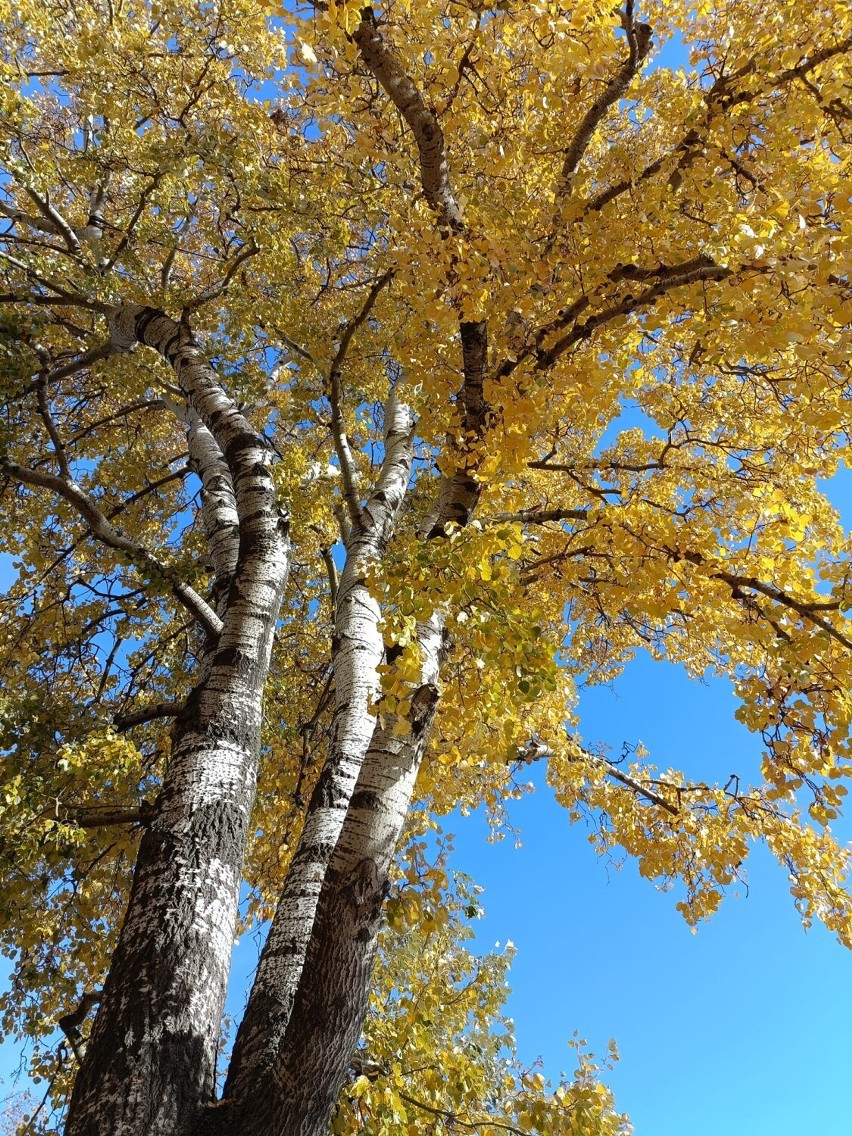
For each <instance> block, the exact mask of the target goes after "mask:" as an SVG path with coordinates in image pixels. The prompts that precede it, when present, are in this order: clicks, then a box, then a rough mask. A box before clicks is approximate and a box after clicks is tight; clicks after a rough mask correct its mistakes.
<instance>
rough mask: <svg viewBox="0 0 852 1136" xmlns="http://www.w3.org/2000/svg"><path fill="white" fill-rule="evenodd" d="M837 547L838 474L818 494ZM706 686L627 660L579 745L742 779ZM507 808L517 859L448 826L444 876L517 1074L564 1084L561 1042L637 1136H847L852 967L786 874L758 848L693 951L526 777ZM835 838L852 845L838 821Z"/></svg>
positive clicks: (748, 758)
mask: <svg viewBox="0 0 852 1136" xmlns="http://www.w3.org/2000/svg"><path fill="white" fill-rule="evenodd" d="M826 488H827V491H828V494H829V497H830V498H831V500H832V501H833V503H834V504H835V506H836V507H837V508H838V509H839V511H840V514H841V517H842V520H843V523H844V525H845V527H846V529H847V530H850V529H852V471H850V470H849V469H848V468H846V467H841V469H840V471H839V472H838V474H837V475H836V477H835V478H834V479H832V482H831V483H830V484H829V485H828V486H827V487H826ZM736 706H737V702H736V700H735V698H734V696H733V694H732V692H731V688H730V685H729V684H728V683H727V682H726V681H724V680H721V679H718V680H711V681H709V682H707V683H706V684H702V683H697V682H693V681H691V680H690V679H689V678H687V676H686V674H685V673H684V671H683V670H682V669H681V668H680V667H677V666H674V665H672V664H668V663H656V662H654V661H652V660H651V659H650V658H649V657H648V656H647V655H641V656H639V657H637V658H636V660H635V661H634V662H633V663H632V664H630V665H629V666H628V668H627V670H626V671H625V673H624V675H623V676H621V678H619V679H618V680H617V681H616V682H615V683H614V684H613V686H611V687H597V688H593V689H587V690H585V691H583V692H582V694H581V700H580V705H579V711H580V715H581V732H582V736H583V738H584V740H585V741H586V742H587V743H593V742H599V741H600V742H604V743H606V744H608V745H609V746H611V747H612V749H613V750H614V751H615V752H616V753H618V752H620V750H621V746H622V744H623V743H624V742H629V743H631V744H635V743H636V742H638V741H641V742H642V743H643V744H644V745H645V747H646V748H647V749H648V750H649V751H650V754H651V757H650V760H652V761H653V762H654V763H655V764H657V765H659V766H661V767H663V768H666V767H667V766H669V765H671V766H673V767H675V768H684V767H685V766H686V767H688V768H689V769H703V770H704V771H705V773H706V776H707V778H708V779H711V778H712V779H716V780H718V779H722V780H723V781H724V780H725V779H727V777H728V775H729V774H730V773H731V772H733V771H735V770H736V771H737V772H739V773H744V774H746V775H748V773H750V772H752V773H753V775H755V776H756V770H757V768H758V763H759V760H760V743H759V739H757V738H755V737H754V735H752V734H750V733H749V732H748V730H746V729H745V727H744V726H742V725H740V724H739V723H738V722H737V721H736V720H735V719H734V710H735V709H736ZM536 780H537V786H536V791H535V793H534V794H532V795H531V796H529V797H526V798H525V799H523V800H521V801H518V802H513V803H512V804H511V806H510V819H511V822H512V823H513V825H514V826H515V827H516V828H517V829H518V830H519V834H520V839H521V841H522V844H521V847H520V848H516V847H514V844H513V841H512V839H511V838H507V839H506V840H504V841H503V842H502V843H499V844H489V843H488V839H487V838H488V827H487V824H486V821H485V818H484V816H483V815H481V814H480V815H474V816H473V817H470V818H467V819H465V818H462V817H454V818H453V819H452V823H451V824H449V825H448V828H450V829H451V830H452V831H453V832H454V833H455V836H456V839H455V853H454V860H453V866H454V867H456V868H459V869H461V870H463V871H465V872H467V873H469V874H470V875H471V876H473V877H474V878H475V879H476V881H477V882H478V883H479V884H481V885H482V886H483V887H484V888H485V892H484V894H483V895H482V897H481V898H482V904H483V906H484V909H485V912H486V918H485V919H484V920H483V921H482V922H481V923H479V924H477V938H478V941H479V942H480V943H481V944H482V948H483V949H487V948H490V947H491V946H492V945H493V944H494V943H495V942H500V943H501V944H502V943H504V942H505V941H506V940H507V939H511V940H512V941H513V942H514V944H515V946H516V948H517V956H516V958H515V961H514V963H513V966H512V971H511V974H510V983H511V986H512V990H513V993H512V997H511V999H510V1001H509V1005H508V1009H509V1013H510V1014H511V1015H512V1017H513V1018H514V1020H515V1025H516V1034H517V1040H518V1048H519V1053H520V1056H521V1058H522V1059H523V1060H524V1061H527V1062H532V1061H534V1060H536V1059H537V1058H541V1059H542V1062H543V1065H544V1069H545V1072H546V1073H547V1074H548V1075H550V1076H552V1077H555V1076H557V1075H558V1074H559V1072H560V1071H561V1070H562V1069H566V1070H568V1071H570V1070H571V1068H572V1065H571V1054H570V1051H569V1049H568V1047H567V1041H568V1039H569V1038H570V1037H571V1036H572V1034H573V1032H574V1031H575V1030H577V1031H578V1032H579V1034H580V1036H581V1037H583V1038H585V1039H587V1041H588V1042H589V1045H590V1046H591V1047H592V1049H593V1050H594V1051H595V1052H596V1053H598V1054H599V1055H603V1054H604V1053H605V1051H606V1044H607V1042H608V1041H609V1039H610V1038H614V1039H615V1040H616V1042H617V1043H618V1046H619V1050H620V1053H621V1061H620V1062H619V1064H618V1065H617V1066H616V1068H615V1070H614V1072H613V1073H612V1074H610V1075H609V1076H608V1080H609V1083H610V1084H611V1085H612V1087H613V1089H614V1091H615V1094H616V1102H617V1105H618V1107H619V1108H620V1109H622V1110H624V1111H627V1112H628V1113H629V1114H630V1116H631V1119H632V1121H633V1123H634V1125H635V1128H636V1136H684V1133H685V1132H686V1133H688V1134H689V1136H721V1134H723V1133H724V1136H801V1134H802V1133H811V1132H813V1133H819V1134H820V1136H847V1134H848V1133H850V1132H852V1076H850V1073H849V1058H848V1054H849V1044H850V1037H852V1025H850V1023H852V956H850V953H849V951H848V950H846V949H845V948H844V947H842V946H841V945H840V944H839V943H838V942H837V941H836V939H835V938H834V937H833V935H831V934H830V933H829V932H827V931H826V930H825V929H824V928H823V927H822V926H818V925H815V926H814V927H812V928H811V929H810V930H809V931H808V932H807V933H805V931H804V930H803V928H802V925H801V922H800V920H799V916H798V914H797V912H796V910H795V908H794V906H793V900H792V898H791V896H790V893H789V891H788V884H787V879H786V872H785V870H784V869H783V868H781V867H780V866H779V865H778V864H777V862H776V861H775V860H774V859H773V858H772V856H770V855H769V853H768V852H767V851H766V850H765V849H763V848H761V847H758V848H756V849H755V850H754V852H753V853H752V855H751V856H750V858H749V861H748V888H747V890H746V889H745V888H742V887H740V888H739V889H732V890H731V894H730V895H729V896H728V898H726V900H725V901H724V902H723V904H722V906H721V909H720V910H719V911H718V912H717V914H716V915H715V916H714V918H713V919H712V920H711V921H709V922H706V923H703V924H701V925H700V926H699V927H698V929H697V931H696V932H695V933H694V934H693V932H692V931H691V930H690V928H689V927H688V926H687V925H686V923H685V922H684V921H683V919H682V917H681V916H680V915H679V914H678V913H677V911H676V910H675V902H676V899H677V895H676V893H674V892H669V893H662V892H658V891H656V890H655V888H654V886H653V884H652V883H650V882H649V881H648V880H644V879H642V878H641V877H640V876H639V873H638V871H637V869H636V866H635V863H634V862H633V861H631V860H626V861H625V862H624V863H623V864H622V865H621V866H619V865H617V864H613V863H608V862H606V861H605V860H602V859H600V858H599V857H598V856H597V855H596V854H595V853H594V851H593V850H592V848H591V846H590V845H589V843H588V840H587V836H588V833H587V831H585V830H584V829H583V827H582V825H575V826H572V825H570V824H569V822H568V817H567V814H566V813H565V811H564V810H563V809H561V808H560V807H559V805H557V804H556V802H555V800H554V799H553V796H552V794H551V792H550V790H549V789H548V787H547V786H546V785H545V784H544V777H543V771H537V778H536ZM840 825H841V827H839V828H837V833H838V835H842V836H843V837H844V838H850V837H852V823H850V820H849V818H845V820H841V822H840Z"/></svg>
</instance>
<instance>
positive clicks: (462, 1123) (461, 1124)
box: [396, 1086, 534, 1136]
mask: <svg viewBox="0 0 852 1136" xmlns="http://www.w3.org/2000/svg"><path fill="white" fill-rule="evenodd" d="M396 1092H397V1093H398V1095H399V1096H400V1097H401V1098H402V1100H404V1101H406V1102H407V1103H408V1104H412V1105H414V1107H415V1108H420V1109H422V1110H423V1111H424V1112H429V1113H431V1114H432V1116H440V1117H441V1119H442V1120H443V1121H444V1122H445V1124H446V1125H447V1126H448V1127H449V1128H450V1129H452V1128H467V1129H469V1130H470V1131H471V1132H476V1131H477V1130H478V1129H480V1128H499V1129H501V1130H502V1131H503V1132H512V1133H514V1136H534V1134H533V1133H532V1132H530V1131H529V1129H527V1128H518V1127H516V1125H514V1124H508V1123H507V1122H506V1121H503V1120H495V1119H494V1117H492V1116H484V1117H482V1119H481V1120H462V1118H461V1117H460V1116H459V1115H458V1113H456V1112H452V1111H451V1110H450V1109H447V1108H436V1107H435V1106H434V1105H431V1104H426V1102H425V1101H421V1100H418V1099H417V1098H416V1097H413V1096H411V1095H410V1094H409V1093H406V1092H403V1090H402V1089H400V1088H399V1087H398V1086H397V1087H396Z"/></svg>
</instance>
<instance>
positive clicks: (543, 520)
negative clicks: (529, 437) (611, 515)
mask: <svg viewBox="0 0 852 1136" xmlns="http://www.w3.org/2000/svg"><path fill="white" fill-rule="evenodd" d="M527 464H528V465H529V466H534V465H535V464H537V463H533V462H528V463H527ZM543 468H546V469H553V468H554V467H553V466H544V467H543ZM588 516H589V510H588V509H521V510H520V511H519V512H517V513H491V514H489V516H487V517H481V518H480V519H481V521H482V523H483V524H484V525H504V524H516V523H518V524H524V525H546V524H549V523H551V522H558V521H585V520H586V519H587V518H588Z"/></svg>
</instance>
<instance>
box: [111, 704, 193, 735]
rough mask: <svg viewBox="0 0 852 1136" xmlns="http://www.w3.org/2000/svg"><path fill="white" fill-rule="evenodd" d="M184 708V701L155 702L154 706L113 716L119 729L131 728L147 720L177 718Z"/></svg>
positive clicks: (114, 722) (114, 723)
mask: <svg viewBox="0 0 852 1136" xmlns="http://www.w3.org/2000/svg"><path fill="white" fill-rule="evenodd" d="M182 710H183V703H182V702H155V703H154V704H153V705H152V706H143V707H141V708H140V709H139V710H128V711H127V712H126V713H124V714H116V715H115V717H114V718H113V725H114V726H115V728H116V729H117V730H121V731H124V730H129V729H131V728H132V727H133V726H142V725H144V724H145V723H146V722H154V721H156V720H157V719H158V718H176V717H177V716H178V714H180V712H181V711H182Z"/></svg>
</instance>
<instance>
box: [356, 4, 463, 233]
mask: <svg viewBox="0 0 852 1136" xmlns="http://www.w3.org/2000/svg"><path fill="white" fill-rule="evenodd" d="M352 39H353V40H354V42H355V43H356V44H357V46H358V50H359V52H360V53H361V58H362V59H363V61H364V64H365V65H366V67H367V69H368V70H369V71H370V73H371V74H372V75H373V76H374V78H375V79H376V80H377V81H378V83H379V84H380V85H381V87H382V88H383V89H384V91H385V92H386V94H387V95H388V97H389V98H390V100H391V102H392V103H393V104H394V106H395V107H396V108H397V110H398V111H399V113H400V114H401V115H402V117H403V119H404V120H405V122H406V123H407V125H408V126H409V128H410V130H411V132H412V134H413V135H414V141H415V142H416V144H417V152H418V156H419V158H420V181H421V184H422V186H423V193H424V195H425V197H426V200H427V201H428V203H429V205H430V206H431V207H432V208H433V209H434V210H435V212H436V213H437V214H438V224H439V225H440V227H441V228H442V229H445V230H447V231H453V232H461V231H462V230H463V229H464V218H463V216H462V211H461V208H460V206H459V204H458V201H457V200H456V197H455V194H454V193H453V189H452V186H451V184H450V175H449V167H448V165H447V155H446V148H445V145H444V134H443V131H442V130H441V127H440V125H439V123H438V117H437V115H436V114H435V112H434V111H433V110H432V109H431V108H430V107H429V106H428V104H427V103H426V100H425V99H424V98H423V95H422V94H421V93H420V91H419V90H418V89H417V87H416V86H415V85H414V83H413V82H412V80H411V79H410V78H409V77H408V75H407V74H406V73H405V70H404V68H403V66H402V63H401V62H400V59H399V57H398V56H397V54H396V53H395V52H394V51H393V49H392V48H390V47H388V46H387V44H386V43H385V41H384V40H383V39H382V35H381V32H380V31H379V27H378V23H377V21H376V17H375V15H374V13H373V9H372V7H365V8H364V9H363V10H362V14H361V22H360V23H359V25H358V27H357V29H356V30H355V32H354V33H353V35H352Z"/></svg>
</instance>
